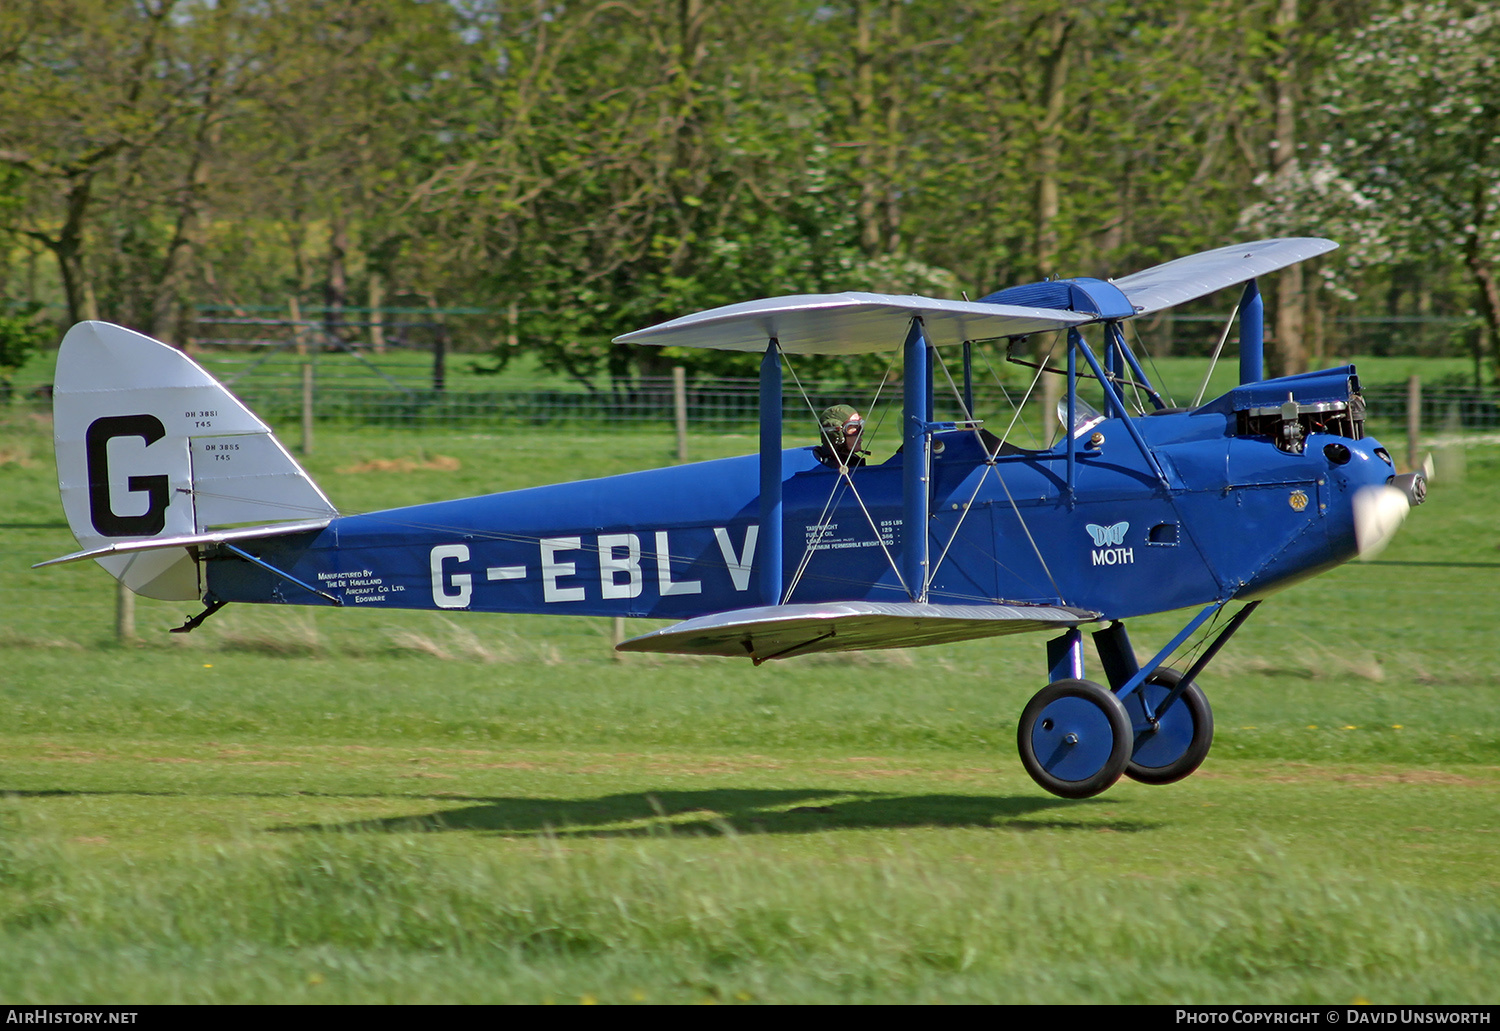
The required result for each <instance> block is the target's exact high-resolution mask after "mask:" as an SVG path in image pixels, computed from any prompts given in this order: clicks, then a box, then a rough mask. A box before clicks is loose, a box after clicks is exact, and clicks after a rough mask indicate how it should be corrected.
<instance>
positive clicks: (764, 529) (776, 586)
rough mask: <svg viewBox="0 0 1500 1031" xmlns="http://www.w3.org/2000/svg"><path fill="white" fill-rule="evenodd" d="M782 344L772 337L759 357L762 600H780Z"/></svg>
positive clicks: (770, 602)
mask: <svg viewBox="0 0 1500 1031" xmlns="http://www.w3.org/2000/svg"><path fill="white" fill-rule="evenodd" d="M781 521H782V508H781V344H780V342H779V341H778V340H777V339H776V338H775V337H774V336H773V337H771V339H770V341H769V342H768V343H767V344H766V353H765V356H764V357H763V358H761V360H760V546H761V548H762V549H763V550H762V551H761V560H760V600H761V604H762V605H776V604H778V603H779V602H780V601H781V549H782V526H781Z"/></svg>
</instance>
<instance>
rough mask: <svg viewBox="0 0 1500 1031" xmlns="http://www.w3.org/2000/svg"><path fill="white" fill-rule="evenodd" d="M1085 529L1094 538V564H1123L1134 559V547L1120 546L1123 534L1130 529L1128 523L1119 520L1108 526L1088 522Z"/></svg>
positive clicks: (1123, 537) (1123, 540) (1123, 539)
mask: <svg viewBox="0 0 1500 1031" xmlns="http://www.w3.org/2000/svg"><path fill="white" fill-rule="evenodd" d="M1085 529H1087V530H1088V532H1089V536H1090V537H1092V538H1093V539H1094V552H1093V558H1094V565H1096V566H1123V565H1129V564H1131V563H1133V562H1134V561H1135V549H1134V548H1122V547H1120V545H1122V544H1124V543H1125V534H1126V533H1128V532H1129V531H1130V524H1129V523H1125V522H1120V523H1114V524H1113V525H1110V526H1100V525H1099V524H1098V523H1089V524H1088V526H1087V527H1085Z"/></svg>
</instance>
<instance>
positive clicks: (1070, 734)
mask: <svg viewBox="0 0 1500 1031" xmlns="http://www.w3.org/2000/svg"><path fill="white" fill-rule="evenodd" d="M1225 604H1226V603H1225V602H1215V603H1213V604H1212V605H1209V606H1207V607H1205V608H1204V609H1203V611H1201V612H1199V613H1198V614H1197V615H1196V616H1194V617H1193V618H1192V619H1191V620H1189V621H1188V624H1187V625H1186V626H1185V627H1183V628H1182V629H1181V630H1180V631H1179V632H1178V633H1177V636H1176V637H1174V638H1173V639H1172V640H1171V641H1170V642H1168V644H1167V646H1166V647H1164V648H1163V649H1162V650H1161V651H1160V652H1158V653H1157V654H1156V657H1155V658H1154V659H1152V660H1151V662H1150V664H1149V665H1144V669H1149V670H1150V671H1151V672H1150V673H1149V674H1145V673H1144V672H1143V664H1139V663H1137V661H1136V656H1135V649H1134V648H1132V647H1131V644H1130V636H1129V634H1127V633H1126V632H1125V624H1124V623H1123V622H1121V621H1120V620H1114V621H1112V622H1110V623H1109V624H1108V625H1107V626H1105V627H1103V628H1102V629H1100V630H1097V631H1095V632H1094V634H1093V638H1094V645H1095V647H1096V648H1097V649H1098V652H1099V661H1100V663H1101V664H1102V665H1103V667H1104V674H1105V676H1106V678H1108V680H1109V687H1110V689H1109V690H1106V689H1105V688H1103V687H1101V686H1100V685H1098V684H1096V683H1094V682H1093V681H1092V680H1084V679H1082V678H1083V634H1082V633H1081V632H1080V631H1079V630H1078V629H1077V628H1074V629H1072V630H1069V631H1068V632H1067V633H1065V634H1063V635H1062V636H1061V637H1057V638H1054V639H1053V640H1051V641H1048V642H1047V664H1048V668H1049V671H1050V674H1051V677H1052V683H1050V684H1048V685H1047V686H1046V687H1044V688H1042V689H1041V690H1040V691H1038V692H1037V694H1036V696H1035V697H1034V698H1032V699H1031V701H1030V702H1029V703H1027V705H1026V710H1025V711H1024V712H1023V713H1022V714H1021V725H1020V727H1019V728H1018V730H1017V732H1016V743H1017V745H1018V747H1019V748H1020V750H1021V763H1022V765H1024V766H1025V767H1026V772H1027V773H1029V774H1031V778H1032V779H1033V780H1035V781H1036V782H1037V783H1038V784H1040V785H1041V786H1042V787H1044V788H1046V789H1047V790H1048V791H1050V792H1052V793H1053V794H1054V795H1061V796H1062V797H1063V798H1088V797H1089V796H1090V795H1097V794H1098V793H1099V792H1101V791H1103V790H1104V789H1105V788H1108V787H1109V786H1110V785H1111V784H1113V783H1114V782H1115V781H1116V780H1118V779H1119V778H1120V776H1121V775H1122V774H1123V775H1125V776H1127V777H1130V778H1131V779H1132V780H1138V781H1140V782H1142V783H1144V784H1170V783H1172V782H1173V781H1177V780H1181V779H1182V778H1183V777H1186V776H1187V775H1188V774H1190V773H1192V772H1193V771H1194V770H1196V769H1197V768H1198V767H1199V766H1200V765H1202V763H1203V760H1204V759H1205V758H1206V757H1207V756H1208V749H1209V746H1210V745H1212V744H1213V740H1214V716H1213V711H1212V710H1211V709H1209V707H1208V699H1207V698H1205V697H1204V696H1203V692H1202V691H1200V690H1199V689H1198V685H1197V683H1196V680H1197V677H1198V674H1200V673H1202V672H1203V670H1204V667H1206V666H1207V665H1208V663H1209V662H1210V660H1212V659H1213V657H1214V656H1215V655H1217V654H1218V652H1219V649H1220V648H1222V647H1223V646H1224V643H1225V642H1226V641H1228V640H1229V638H1230V637H1232V636H1233V635H1234V632H1235V631H1236V630H1238V629H1239V628H1240V627H1241V626H1242V625H1243V624H1244V622H1245V620H1246V619H1248V618H1249V617H1250V614H1251V613H1252V612H1254V611H1255V608H1256V606H1257V605H1259V604H1260V602H1259V601H1252V602H1250V603H1249V604H1248V605H1246V606H1244V607H1243V608H1242V609H1240V610H1239V611H1238V612H1236V613H1235V614H1234V617H1233V618H1231V619H1230V620H1229V622H1228V623H1227V624H1226V625H1225V626H1224V627H1223V629H1221V630H1220V631H1219V633H1218V636H1216V637H1215V638H1214V639H1213V641H1212V642H1211V643H1210V644H1209V645H1208V647H1207V648H1205V649H1204V650H1203V651H1202V653H1201V654H1200V655H1199V656H1198V659H1197V661H1196V662H1194V663H1193V665H1192V667H1191V668H1190V669H1188V671H1187V672H1186V673H1182V672H1179V671H1177V670H1175V669H1172V668H1170V667H1168V666H1162V665H1160V663H1161V662H1162V661H1163V660H1165V659H1166V658H1167V657H1168V656H1169V655H1171V654H1172V652H1174V651H1175V650H1176V649H1177V648H1178V647H1180V646H1181V645H1182V643H1183V642H1184V641H1186V640H1187V638H1188V636H1189V635H1190V634H1192V633H1193V632H1194V631H1195V630H1197V629H1198V628H1199V627H1200V626H1202V625H1203V624H1204V623H1205V622H1206V621H1207V620H1208V619H1209V618H1210V617H1211V616H1213V615H1214V614H1216V613H1217V612H1218V611H1219V610H1220V609H1222V608H1223V607H1224V605H1225ZM1184 681H1186V683H1185V684H1184ZM1174 695H1175V697H1174ZM1168 699H1170V703H1169V702H1168Z"/></svg>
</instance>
